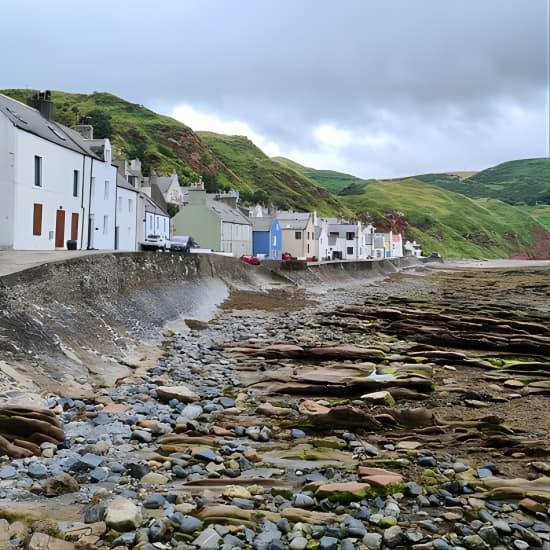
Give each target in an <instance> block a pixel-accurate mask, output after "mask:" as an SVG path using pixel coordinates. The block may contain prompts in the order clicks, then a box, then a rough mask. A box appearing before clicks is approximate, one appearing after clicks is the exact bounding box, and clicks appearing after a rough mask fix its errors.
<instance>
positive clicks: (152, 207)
mask: <svg viewBox="0 0 550 550" xmlns="http://www.w3.org/2000/svg"><path fill="white" fill-rule="evenodd" d="M140 196H142V197H143V198H144V199H145V212H152V213H153V214H159V215H160V216H165V217H167V218H169V217H170V216H169V215H168V212H165V211H164V210H163V209H162V208H161V207H160V206H159V205H158V204H157V203H156V202H155V201H154V200H153V199H152V198H151V197H149V196H148V195H145V193H140Z"/></svg>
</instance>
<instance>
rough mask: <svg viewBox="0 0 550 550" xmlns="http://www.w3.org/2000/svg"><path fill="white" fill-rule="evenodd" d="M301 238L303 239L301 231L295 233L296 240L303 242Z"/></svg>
mask: <svg viewBox="0 0 550 550" xmlns="http://www.w3.org/2000/svg"><path fill="white" fill-rule="evenodd" d="M301 238H302V232H301V231H296V232H295V233H294V239H295V240H297V241H299V240H301Z"/></svg>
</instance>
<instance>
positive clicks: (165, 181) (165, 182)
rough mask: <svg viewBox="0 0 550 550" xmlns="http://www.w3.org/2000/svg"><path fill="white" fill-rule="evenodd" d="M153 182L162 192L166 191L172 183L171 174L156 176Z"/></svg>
mask: <svg viewBox="0 0 550 550" xmlns="http://www.w3.org/2000/svg"><path fill="white" fill-rule="evenodd" d="M155 183H156V184H157V185H158V187H159V189H160V190H161V191H162V192H163V193H166V191H168V188H169V187H170V184H171V183H172V176H158V177H157V179H156V181H155Z"/></svg>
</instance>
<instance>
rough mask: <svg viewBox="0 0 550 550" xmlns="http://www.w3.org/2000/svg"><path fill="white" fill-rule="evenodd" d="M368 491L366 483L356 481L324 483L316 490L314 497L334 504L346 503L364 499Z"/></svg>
mask: <svg viewBox="0 0 550 550" xmlns="http://www.w3.org/2000/svg"><path fill="white" fill-rule="evenodd" d="M369 490H370V485H369V484H368V483H360V482H357V481H349V482H345V483H326V484H324V485H320V486H319V487H318V488H317V491H316V492H315V496H316V497H317V498H319V499H322V498H328V499H329V500H332V501H335V502H342V503H347V502H351V501H354V500H362V499H364V498H365V497H366V496H367V495H368V494H369Z"/></svg>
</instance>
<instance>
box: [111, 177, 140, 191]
mask: <svg viewBox="0 0 550 550" xmlns="http://www.w3.org/2000/svg"><path fill="white" fill-rule="evenodd" d="M116 186H117V187H122V188H123V189H128V190H129V191H134V192H135V193H139V189H136V188H135V187H134V186H133V185H130V184H129V183H128V182H127V181H126V180H125V179H124V177H123V176H121V175H120V174H119V173H118V172H117V175H116Z"/></svg>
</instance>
